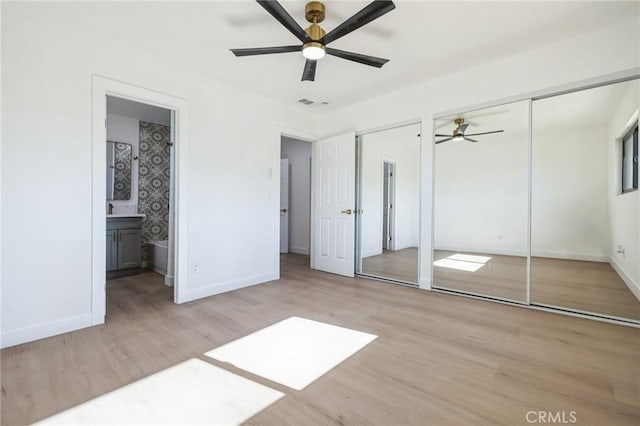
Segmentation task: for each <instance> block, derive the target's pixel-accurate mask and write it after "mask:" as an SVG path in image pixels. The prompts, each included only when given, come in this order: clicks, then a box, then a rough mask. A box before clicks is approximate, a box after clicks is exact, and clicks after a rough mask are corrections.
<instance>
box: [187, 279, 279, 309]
mask: <svg viewBox="0 0 640 426" xmlns="http://www.w3.org/2000/svg"><path fill="white" fill-rule="evenodd" d="M277 279H278V276H277V274H276V273H274V272H270V273H268V274H259V275H253V276H250V277H246V278H242V279H239V280H232V281H227V282H223V283H217V284H212V285H209V286H206V287H201V288H197V289H193V290H187V291H185V292H184V298H183V300H181V301H180V303H184V302H190V301H192V300H197V299H202V298H203V297H209V296H215V295H216V294H220V293H226V292H228V291H233V290H238V289H240V288H244V287H249V286H252V285H256V284H264V283H266V282H269V281H274V280H277Z"/></svg>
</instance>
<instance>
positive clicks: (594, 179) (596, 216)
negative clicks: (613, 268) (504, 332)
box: [531, 98, 609, 262]
mask: <svg viewBox="0 0 640 426" xmlns="http://www.w3.org/2000/svg"><path fill="white" fill-rule="evenodd" d="M554 99H555V98H550V99H549V100H548V101H551V102H552V101H553V100H554ZM546 101H547V100H541V101H537V102H534V104H533V117H534V119H533V157H532V203H531V252H532V255H533V256H541V257H557V258H562V259H575V260H591V261H601V262H607V261H608V260H609V215H608V209H607V186H608V184H607V179H608V170H607V132H606V126H604V125H600V124H592V125H589V124H587V123H585V124H582V125H578V126H569V127H568V126H566V125H561V126H560V127H545V128H540V127H538V125H537V123H536V111H537V110H538V109H543V108H546V106H547V105H546V104H545V102H546Z"/></svg>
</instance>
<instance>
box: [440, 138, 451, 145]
mask: <svg viewBox="0 0 640 426" xmlns="http://www.w3.org/2000/svg"><path fill="white" fill-rule="evenodd" d="M451 139H453V138H446V139H442V140H439V141H436V145H437V144H439V143H442V142H449V141H450V140H451Z"/></svg>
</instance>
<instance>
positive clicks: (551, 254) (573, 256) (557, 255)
mask: <svg viewBox="0 0 640 426" xmlns="http://www.w3.org/2000/svg"><path fill="white" fill-rule="evenodd" d="M531 256H532V257H547V258H549V259H565V260H582V261H585V262H603V263H609V256H606V255H599V254H583V253H562V252H555V251H533V252H531Z"/></svg>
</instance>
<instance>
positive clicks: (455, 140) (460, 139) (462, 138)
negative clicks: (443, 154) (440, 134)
mask: <svg viewBox="0 0 640 426" xmlns="http://www.w3.org/2000/svg"><path fill="white" fill-rule="evenodd" d="M451 140H452V141H453V142H460V141H463V140H464V136H462V135H456V136H454V137H453V139H451Z"/></svg>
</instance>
